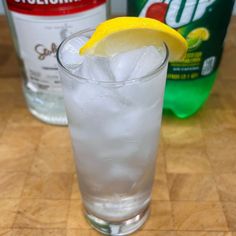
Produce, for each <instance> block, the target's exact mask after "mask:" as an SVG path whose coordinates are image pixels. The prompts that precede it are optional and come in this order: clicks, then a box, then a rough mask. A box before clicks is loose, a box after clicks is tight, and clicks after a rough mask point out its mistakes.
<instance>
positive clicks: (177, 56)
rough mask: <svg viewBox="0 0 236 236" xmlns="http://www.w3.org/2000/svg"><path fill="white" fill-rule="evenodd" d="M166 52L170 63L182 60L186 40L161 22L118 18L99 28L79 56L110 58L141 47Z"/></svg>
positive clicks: (148, 19)
mask: <svg viewBox="0 0 236 236" xmlns="http://www.w3.org/2000/svg"><path fill="white" fill-rule="evenodd" d="M163 43H165V44H166V45H167V47H168V49H169V54H170V61H175V60H181V59H183V58H184V57H185V54H186V52H187V42H186V40H185V39H184V38H183V37H182V36H181V35H180V34H179V33H178V32H177V31H176V30H174V29H172V28H170V27H169V26H167V25H165V24H163V23H161V22H160V21H157V20H154V19H150V18H142V17H117V18H114V19H111V20H107V21H105V22H103V23H102V24H100V25H99V26H98V27H97V29H96V31H95V32H94V34H93V35H92V37H91V38H90V39H89V40H88V42H87V43H86V44H85V45H84V46H83V47H82V48H81V49H80V54H81V55H85V54H90V55H96V56H112V55H115V54H118V53H121V52H126V51H130V50H134V49H137V48H140V47H144V46H151V45H152V46H157V47H158V46H160V45H162V44H163Z"/></svg>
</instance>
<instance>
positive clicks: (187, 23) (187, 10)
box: [128, 0, 234, 80]
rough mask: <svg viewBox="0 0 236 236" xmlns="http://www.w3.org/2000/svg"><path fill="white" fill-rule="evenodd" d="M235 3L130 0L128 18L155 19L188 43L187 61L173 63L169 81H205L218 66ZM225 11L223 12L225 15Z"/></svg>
mask: <svg viewBox="0 0 236 236" xmlns="http://www.w3.org/2000/svg"><path fill="white" fill-rule="evenodd" d="M233 5H234V0H228V1H223V0H188V1H187V0H129V2H128V8H129V15H136V16H138V15H139V16H141V17H149V18H154V19H157V20H159V21H162V22H163V23H165V24H167V25H169V26H171V27H172V28H174V29H176V30H177V31H178V32H179V33H181V34H182V35H183V36H184V37H185V38H186V40H187V42H188V47H189V48H188V53H187V55H186V58H185V60H183V61H176V62H171V63H170V65H169V69H168V76H167V78H168V79H174V80H186V79H189V80H191V79H197V78H204V77H206V76H209V75H211V74H212V73H213V72H215V71H216V70H217V68H218V66H219V63H220V59H221V55H222V50H223V42H224V38H225V35H226V31H227V27H228V24H229V21H230V17H231V13H232V9H233ZM222 9H224V12H223V15H222Z"/></svg>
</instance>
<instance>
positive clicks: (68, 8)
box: [3, 0, 109, 125]
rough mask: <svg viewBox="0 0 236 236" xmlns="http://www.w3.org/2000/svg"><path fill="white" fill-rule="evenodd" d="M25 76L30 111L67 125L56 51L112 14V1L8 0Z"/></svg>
mask: <svg viewBox="0 0 236 236" xmlns="http://www.w3.org/2000/svg"><path fill="white" fill-rule="evenodd" d="M3 2H4V6H5V11H6V14H7V17H8V22H9V25H10V28H11V32H12V36H13V41H14V44H15V47H16V51H17V55H18V57H19V61H20V66H21V69H22V70H21V71H22V75H23V92H24V95H25V98H26V102H27V105H28V108H29V111H30V112H31V113H32V114H33V115H34V116H36V117H37V118H39V119H40V120H42V121H44V122H46V123H49V124H57V125H66V124H67V118H66V115H65V108H64V104H63V96H62V91H61V90H62V89H61V84H60V80H59V76H58V70H57V63H56V51H57V48H58V46H59V44H60V43H61V42H62V41H63V40H64V39H65V38H66V37H68V36H69V35H70V34H72V33H74V32H77V31H80V30H84V29H87V28H94V27H96V25H97V24H99V23H100V22H102V21H104V20H106V18H107V16H108V8H109V6H108V5H109V1H108V0H4V1H3Z"/></svg>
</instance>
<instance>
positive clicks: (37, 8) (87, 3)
mask: <svg viewBox="0 0 236 236" xmlns="http://www.w3.org/2000/svg"><path fill="white" fill-rule="evenodd" d="M104 3H106V0H95V1H94V0H7V5H8V8H9V10H11V11H14V12H18V13H22V14H28V15H35V16H60V15H66V14H73V13H79V12H84V11H86V10H89V9H92V8H94V7H98V6H100V5H101V4H104Z"/></svg>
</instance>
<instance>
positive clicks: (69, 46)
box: [60, 36, 88, 70]
mask: <svg viewBox="0 0 236 236" xmlns="http://www.w3.org/2000/svg"><path fill="white" fill-rule="evenodd" d="M87 41H88V38H87V37H84V36H81V37H77V38H73V39H71V40H69V41H68V43H66V44H65V46H64V47H63V48H62V51H61V54H60V57H61V58H60V59H61V61H62V62H63V63H64V64H65V65H66V66H67V68H68V69H72V70H73V69H75V68H77V67H78V65H80V64H81V63H82V62H83V60H84V57H82V56H80V54H79V49H80V48H81V47H82V46H83V45H84V44H85V43H86V42H87Z"/></svg>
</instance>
